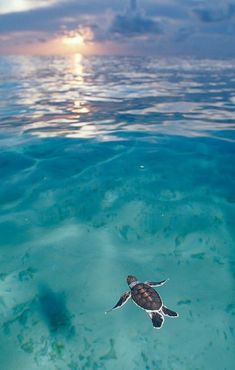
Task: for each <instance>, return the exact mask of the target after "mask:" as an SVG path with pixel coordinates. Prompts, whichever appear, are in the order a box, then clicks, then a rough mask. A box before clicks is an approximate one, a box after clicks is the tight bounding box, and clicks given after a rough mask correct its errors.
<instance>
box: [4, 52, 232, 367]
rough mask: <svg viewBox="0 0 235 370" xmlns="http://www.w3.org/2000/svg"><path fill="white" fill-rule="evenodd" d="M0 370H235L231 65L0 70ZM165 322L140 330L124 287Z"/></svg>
mask: <svg viewBox="0 0 235 370" xmlns="http://www.w3.org/2000/svg"><path fill="white" fill-rule="evenodd" d="M0 96H1V99H0V174H1V175H0V179H1V181H0V252H1V253H0V328H1V330H0V369H1V370H80V369H81V370H82V369H88V370H89V369H90V370H93V369H103V370H105V369H107V370H145V369H146V370H147V369H148V370H225V369H226V370H232V369H234V368H235V351H234V343H235V61H232V60H231V61H219V60H217V61H215V60H191V59H160V60H159V59H157V58H126V57H120V58H112V57H105V58H102V57H91V58H84V57H82V56H80V55H73V56H70V57H67V58H62V57H49V58H47V57H44V58H39V57H32V58H30V57H2V58H1V59H0ZM128 274H134V275H136V276H137V277H138V279H139V280H140V281H146V280H163V279H166V278H170V280H169V281H168V282H167V283H166V284H165V285H164V286H162V287H160V288H159V289H158V292H159V293H160V294H161V297H162V299H163V301H164V303H165V304H166V305H167V306H168V307H169V308H171V309H173V310H176V311H177V312H179V315H180V317H179V318H177V319H171V318H166V320H165V323H164V326H163V328H162V329H161V330H154V329H153V327H152V323H151V321H150V319H149V317H148V316H147V314H146V313H145V312H144V311H142V310H140V309H138V307H136V306H135V305H134V304H133V302H131V301H129V302H128V303H127V304H126V305H125V306H124V307H123V308H122V309H120V310H116V311H114V312H112V313H110V314H108V315H105V311H106V310H107V309H110V308H111V307H112V306H113V305H114V304H115V303H116V302H117V301H118V299H119V297H120V295H121V294H122V293H123V292H125V291H126V290H128V286H127V284H126V277H127V275H128Z"/></svg>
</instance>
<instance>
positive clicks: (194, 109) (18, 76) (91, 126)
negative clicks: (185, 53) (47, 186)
mask: <svg viewBox="0 0 235 370" xmlns="http://www.w3.org/2000/svg"><path fill="white" fill-rule="evenodd" d="M0 70H1V71H2V76H3V79H2V82H1V83H0V91H1V94H2V96H4V99H2V100H1V101H0V122H1V128H2V129H4V130H6V131H8V130H13V131H14V130H15V131H17V132H19V133H23V134H25V133H27V134H30V135H34V136H38V137H42V138H45V137H56V136H61V137H68V138H81V139H84V138H86V139H87V138H92V139H96V140H98V141H113V140H116V141H118V140H126V134H128V138H129V139H132V138H135V136H136V134H141V137H142V138H145V139H146V138H147V136H149V135H151V136H158V135H162V134H168V135H169V134H170V135H185V136H192V137H194V136H211V137H215V136H217V137H219V138H220V139H225V140H228V139H229V140H233V135H232V134H231V132H232V131H234V127H235V126H234V125H235V119H234V110H235V109H234V104H235V97H234V88H235V71H234V63H233V61H231V62H224V61H223V62H220V61H212V60H208V61H207V60H204V61H195V60H185V61H183V60H180V59H174V60H166V59H161V60H158V59H156V58H155V59H154V58H145V59H143V58H124V57H123V58H121V61H120V59H116V58H107V59H106V60H104V58H83V57H81V56H80V55H75V56H72V57H68V58H52V57H50V58H45V57H44V58H38V57H33V58H24V57H18V58H11V57H8V58H1V60H0ZM4 76H5V77H4ZM221 132H223V135H221Z"/></svg>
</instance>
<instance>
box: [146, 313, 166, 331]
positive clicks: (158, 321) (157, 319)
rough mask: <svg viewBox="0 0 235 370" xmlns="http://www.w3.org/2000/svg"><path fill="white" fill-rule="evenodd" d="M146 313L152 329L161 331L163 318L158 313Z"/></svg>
mask: <svg viewBox="0 0 235 370" xmlns="http://www.w3.org/2000/svg"><path fill="white" fill-rule="evenodd" d="M147 313H148V315H149V317H150V319H151V320H152V323H153V327H154V329H161V327H162V325H163V323H164V316H163V315H162V314H161V313H160V312H156V311H149V312H147Z"/></svg>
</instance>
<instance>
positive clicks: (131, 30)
mask: <svg viewBox="0 0 235 370" xmlns="http://www.w3.org/2000/svg"><path fill="white" fill-rule="evenodd" d="M110 31H111V32H112V33H117V34H120V35H126V36H136V35H140V34H148V33H160V32H161V29H160V27H159V25H158V23H157V22H155V21H153V20H152V19H149V18H147V17H144V16H141V15H139V14H137V15H134V16H128V15H116V16H115V18H114V20H113V22H112V25H111V27H110Z"/></svg>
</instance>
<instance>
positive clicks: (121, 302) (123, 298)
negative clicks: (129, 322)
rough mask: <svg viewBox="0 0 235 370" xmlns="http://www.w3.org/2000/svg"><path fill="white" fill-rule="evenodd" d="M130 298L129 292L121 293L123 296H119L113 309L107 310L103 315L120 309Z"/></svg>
mask: <svg viewBox="0 0 235 370" xmlns="http://www.w3.org/2000/svg"><path fill="white" fill-rule="evenodd" d="M130 298H131V292H125V293H123V295H122V296H121V298H120V299H119V301H118V302H117V304H115V306H114V307H113V308H111V310H108V311H106V312H105V313H108V312H111V311H113V310H116V309H118V308H121V307H122V306H123V305H124V304H125V303H126V302H127V301H128V299H130Z"/></svg>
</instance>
